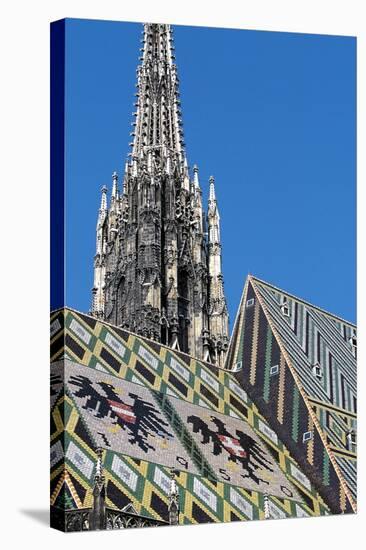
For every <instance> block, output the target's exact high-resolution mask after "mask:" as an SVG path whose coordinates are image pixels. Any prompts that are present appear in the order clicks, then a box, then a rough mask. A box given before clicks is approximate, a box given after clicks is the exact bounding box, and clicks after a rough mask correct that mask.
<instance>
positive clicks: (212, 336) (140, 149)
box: [92, 24, 228, 365]
mask: <svg viewBox="0 0 366 550" xmlns="http://www.w3.org/2000/svg"><path fill="white" fill-rule="evenodd" d="M140 61H141V64H140V65H139V67H138V69H137V85H136V87H137V91H136V94H135V95H136V102H135V107H136V109H135V112H134V113H133V115H134V121H133V123H132V125H133V131H132V132H131V136H132V138H133V139H132V141H131V143H130V146H131V148H132V151H131V153H130V155H129V160H128V161H127V163H126V165H125V170H124V177H123V186H122V190H121V191H120V189H119V184H118V175H117V174H116V173H114V174H113V176H112V193H111V197H110V201H109V205H108V204H107V191H106V189H105V188H103V189H102V200H101V206H100V209H99V215H98V222H97V245H96V255H95V259H94V288H93V305H92V313H93V315H95V316H96V317H100V318H103V319H105V320H106V321H108V322H109V323H112V324H115V325H117V326H121V327H123V328H126V329H128V330H131V331H133V332H136V333H137V334H141V335H143V336H146V337H148V338H151V339H153V340H156V341H159V342H162V343H164V344H166V345H168V346H170V347H171V348H173V349H179V350H181V351H185V352H187V353H189V354H191V355H193V356H195V357H197V358H200V359H204V360H206V361H211V362H214V363H217V364H219V365H223V362H224V357H225V352H226V349H227V346H228V311H227V305H226V300H225V295H224V288H223V277H222V271H221V241H220V217H219V212H218V207H217V201H216V196H215V186H214V180H213V178H212V177H211V178H210V196H209V205H208V214H207V215H206V214H205V213H204V211H203V206H202V191H201V187H200V183H199V175H198V168H197V167H196V166H194V168H193V171H192V173H190V171H189V168H188V163H187V158H186V154H185V147H184V139H183V131H182V113H181V109H180V99H179V79H178V74H177V67H176V65H175V56H174V46H173V38H172V30H171V28H170V25H159V24H145V25H144V31H143V38H142V48H141V57H140Z"/></svg>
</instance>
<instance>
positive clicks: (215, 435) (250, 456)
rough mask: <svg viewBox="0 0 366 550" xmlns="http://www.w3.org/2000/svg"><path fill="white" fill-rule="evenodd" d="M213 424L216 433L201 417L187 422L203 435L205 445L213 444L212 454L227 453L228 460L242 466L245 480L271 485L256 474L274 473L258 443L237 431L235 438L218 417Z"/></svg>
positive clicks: (191, 417)
mask: <svg viewBox="0 0 366 550" xmlns="http://www.w3.org/2000/svg"><path fill="white" fill-rule="evenodd" d="M210 419H211V422H212V423H213V424H215V426H216V431H214V430H211V428H210V427H209V426H208V424H206V422H204V421H203V420H202V418H200V417H199V416H194V415H192V416H189V417H188V418H187V422H188V423H189V424H192V429H193V432H194V433H199V432H200V433H201V434H202V441H201V443H202V444H203V445H205V444H207V443H210V442H211V443H212V452H213V454H214V455H215V456H218V455H220V454H221V453H222V452H223V451H226V452H227V453H228V454H229V456H228V460H230V461H232V462H235V463H239V464H241V466H242V468H243V470H245V471H246V472H247V473H246V474H241V477H243V478H250V479H252V480H253V481H254V482H255V483H257V484H258V485H259V483H260V482H261V483H266V484H267V485H268V484H269V482H268V481H266V480H265V479H261V478H260V477H259V475H257V474H256V470H258V469H261V468H264V469H266V470H269V471H270V472H273V469H272V468H271V465H272V464H271V462H270V461H269V460H267V458H266V456H265V454H266V453H265V452H264V451H263V450H262V449H261V447H260V446H259V445H258V443H257V442H256V441H255V439H253V438H252V437H251V436H250V435H248V434H246V433H244V432H242V431H240V430H235V433H236V436H237V437H234V436H233V435H232V434H231V433H230V432H229V431H228V430H227V428H226V425H225V424H224V422H223V421H222V420H220V419H219V418H216V416H211V417H210Z"/></svg>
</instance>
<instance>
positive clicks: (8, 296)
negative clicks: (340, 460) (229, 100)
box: [0, 0, 366, 550]
mask: <svg viewBox="0 0 366 550" xmlns="http://www.w3.org/2000/svg"><path fill="white" fill-rule="evenodd" d="M365 4H366V3H365V2H363V1H362V0H359V1H357V0H348V1H347V2H346V1H339V0H333V1H331V0H316V1H315V0H306V1H301V2H300V1H296V0H292V1H291V0H287V1H285V0H255V1H252V2H249V1H247V0H241V1H237V2H235V1H233V0H224V1H223V2H213V1H211V2H209V1H201V2H198V0H196V1H195V2H193V1H191V0H184V1H182V2H181V3H179V4H178V3H177V2H175V3H173V1H172V0H170V1H169V0H165V1H163V0H150V1H149V0H135V1H134V2H123V1H121V0H103V1H101V0H98V1H95V0H88V1H87V2H85V1H82V0H72V1H71V0H63V1H61V0H51V1H46V0H44V1H41V0H28V1H26V0H24V1H19V0H12V1H11V0H8V1H7V2H3V3H2V8H1V11H2V14H1V23H0V24H1V32H0V40H1V49H0V51H1V66H0V67H1V72H0V75H1V84H0V93H1V102H0V107H1V116H0V127H1V137H2V140H1V159H2V161H1V163H0V169H1V172H2V180H1V182H2V190H1V202H0V209H1V215H0V223H1V229H0V231H1V233H0V234H1V256H0V257H1V270H0V273H1V282H0V289H1V299H0V304H1V319H2V321H3V322H2V325H3V327H2V329H1V342H2V345H1V358H2V361H1V368H2V373H1V379H0V380H1V398H0V403H1V413H2V415H1V424H0V425H1V466H0V468H1V469H0V475H1V478H0V481H1V484H0V488H1V497H0V502H1V507H4V510H3V511H2V512H1V516H0V517H1V525H0V533H1V535H0V537H1V538H2V539H5V538H6V539H7V540H8V543H7V545H6V546H3V547H4V548H8V547H10V545H11V546H12V547H13V548H18V547H21V545H27V547H29V546H31V547H37V548H38V549H43V548H47V549H55V550H57V549H61V548H63V547H64V546H65V545H66V546H67V548H68V549H74V548H78V547H84V546H85V547H87V548H88V550H93V549H94V548H100V546H101V545H113V546H117V547H120V548H123V547H127V545H131V546H133V547H135V548H140V547H143V546H144V547H146V548H148V549H149V550H150V549H151V550H152V549H154V548H159V549H163V548H168V547H174V548H177V549H181V548H186V547H188V545H189V546H190V547H192V548H197V547H198V545H202V546H203V547H207V546H208V545H210V547H212V548H219V547H225V546H228V545H230V547H231V548H248V547H249V546H254V545H256V547H258V548H260V549H262V548H270V549H273V548H283V549H284V550H285V549H286V548H292V549H293V548H296V550H298V549H301V548H309V547H312V550H313V549H318V548H319V549H321V548H330V547H333V548H335V549H336V548H347V547H353V548H359V547H361V546H363V545H364V543H362V537H363V538H365V520H366V514H365V512H364V508H365V496H364V485H365V484H364V478H365V475H364V474H363V471H362V470H364V469H365V460H364V449H365V445H364V442H363V439H364V437H362V432H364V431H365V428H364V422H363V420H364V407H362V403H363V402H364V401H365V397H364V396H365V377H366V375H365V374H364V372H365V345H364V342H365V322H364V308H363V307H361V304H363V303H364V297H365V291H364V290H363V288H362V285H359V290H358V308H359V309H358V323H359V326H360V332H359V342H360V345H359V348H360V359H359V366H360V368H359V394H360V398H361V399H360V403H361V407H360V417H361V422H360V425H361V429H359V455H360V456H361V465H362V466H361V467H359V495H360V498H359V508H360V512H359V513H358V515H357V516H346V517H337V516H334V517H329V518H315V519H309V520H307V519H300V520H298V519H293V520H287V521H282V520H278V521H268V522H248V523H232V524H224V525H202V526H196V527H186V528H184V529H183V527H180V528H171V529H170V528H166V529H148V530H141V529H140V530H132V531H125V532H124V533H119V532H114V533H84V534H74V535H73V534H70V535H63V534H61V533H58V532H56V531H53V530H51V529H49V528H48V527H47V525H46V522H47V515H46V510H47V503H48V479H49V476H48V472H49V452H48V427H49V419H48V389H49V388H48V372H49V371H48V361H49V359H48V327H49V325H48V308H49V300H48V296H49V253H48V248H49V237H48V234H49V22H50V21H53V20H56V19H61V18H63V17H81V18H92V19H113V20H125V21H156V22H162V23H164V22H166V23H181V24H190V25H206V26H222V27H234V28H246V29H259V30H275V31H293V32H307V33H320V34H344V35H352V36H357V39H358V98H359V99H360V98H361V101H359V102H358V151H359V152H360V154H359V166H358V214H359V215H358V222H359V223H358V226H359V227H358V231H359V232H358V253H359V255H358V280H359V281H361V282H362V281H366V273H365V267H364V254H362V250H361V247H362V244H363V241H364V236H365V231H364V230H365V221H364V220H365V161H364V158H363V156H364V155H365V150H366V146H365V145H366V144H365V107H364V105H365V97H366V85H365V71H366V59H365V57H366V56H365V43H366V38H365V24H364V23H363V24H362V22H363V20H366V16H365V14H363V9H362V8H363V5H365ZM203 62H204V60H203ZM111 85H112V84H111ZM363 246H365V245H363ZM330 276H331V274H330ZM363 286H365V285H363ZM344 291H345V292H347V288H345V289H344ZM4 514H5V515H4ZM42 518H43V521H42ZM65 537H66V538H65ZM8 545H9V546H8Z"/></svg>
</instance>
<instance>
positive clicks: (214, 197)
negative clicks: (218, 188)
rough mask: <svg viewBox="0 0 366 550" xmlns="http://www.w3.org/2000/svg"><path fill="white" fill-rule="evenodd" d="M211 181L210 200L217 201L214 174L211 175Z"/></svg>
mask: <svg viewBox="0 0 366 550" xmlns="http://www.w3.org/2000/svg"><path fill="white" fill-rule="evenodd" d="M209 183H210V195H209V200H210V201H215V200H216V192H215V178H214V177H213V176H210V179H209Z"/></svg>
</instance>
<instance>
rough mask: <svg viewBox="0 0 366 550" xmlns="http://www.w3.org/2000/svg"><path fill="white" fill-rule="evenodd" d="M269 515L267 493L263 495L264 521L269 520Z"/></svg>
mask: <svg viewBox="0 0 366 550" xmlns="http://www.w3.org/2000/svg"><path fill="white" fill-rule="evenodd" d="M270 517H271V513H270V510H269V499H268V493H264V519H270Z"/></svg>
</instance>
